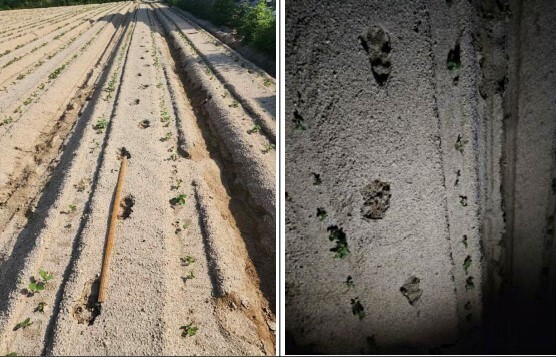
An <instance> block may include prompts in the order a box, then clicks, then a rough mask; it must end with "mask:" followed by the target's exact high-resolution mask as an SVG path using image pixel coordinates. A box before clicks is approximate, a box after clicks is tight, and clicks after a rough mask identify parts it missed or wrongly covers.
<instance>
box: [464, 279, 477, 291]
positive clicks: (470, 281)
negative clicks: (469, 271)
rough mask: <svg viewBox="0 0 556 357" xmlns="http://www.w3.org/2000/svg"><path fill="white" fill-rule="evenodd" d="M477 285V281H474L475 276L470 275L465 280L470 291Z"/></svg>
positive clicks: (466, 287) (466, 288)
mask: <svg viewBox="0 0 556 357" xmlns="http://www.w3.org/2000/svg"><path fill="white" fill-rule="evenodd" d="M474 287H475V283H474V282H473V277H472V276H470V277H468V278H467V279H466V280H465V290H466V291H469V290H471V289H473V288H474Z"/></svg>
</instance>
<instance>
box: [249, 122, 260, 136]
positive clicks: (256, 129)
mask: <svg viewBox="0 0 556 357" xmlns="http://www.w3.org/2000/svg"><path fill="white" fill-rule="evenodd" d="M259 131H261V126H260V125H259V124H255V125H254V126H253V127H252V128H251V129H249V130H247V134H254V133H258V132H259Z"/></svg>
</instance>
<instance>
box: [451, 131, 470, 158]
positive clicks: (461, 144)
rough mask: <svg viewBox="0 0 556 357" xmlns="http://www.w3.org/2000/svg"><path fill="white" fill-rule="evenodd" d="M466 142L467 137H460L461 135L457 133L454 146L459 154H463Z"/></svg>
mask: <svg viewBox="0 0 556 357" xmlns="http://www.w3.org/2000/svg"><path fill="white" fill-rule="evenodd" d="M468 142H469V141H468V140H467V139H463V138H462V137H461V135H458V139H457V140H456V143H455V144H454V147H455V149H456V150H457V151H459V152H460V153H461V154H463V149H464V148H465V145H466V144H467V143H468Z"/></svg>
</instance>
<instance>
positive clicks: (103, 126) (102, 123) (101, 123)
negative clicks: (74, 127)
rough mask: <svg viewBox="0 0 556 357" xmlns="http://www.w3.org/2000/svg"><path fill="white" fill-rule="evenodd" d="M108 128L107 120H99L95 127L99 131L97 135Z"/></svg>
mask: <svg viewBox="0 0 556 357" xmlns="http://www.w3.org/2000/svg"><path fill="white" fill-rule="evenodd" d="M107 126H108V121H107V120H106V119H105V118H100V119H98V120H97V122H96V124H95V125H93V129H95V130H96V131H97V133H102V131H103V130H104V129H106V127H107Z"/></svg>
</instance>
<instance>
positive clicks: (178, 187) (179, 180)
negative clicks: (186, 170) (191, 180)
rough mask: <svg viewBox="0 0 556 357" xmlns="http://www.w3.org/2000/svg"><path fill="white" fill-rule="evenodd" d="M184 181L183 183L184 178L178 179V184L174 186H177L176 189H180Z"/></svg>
mask: <svg viewBox="0 0 556 357" xmlns="http://www.w3.org/2000/svg"><path fill="white" fill-rule="evenodd" d="M182 183H183V180H182V179H177V180H176V186H174V188H175V189H176V190H179V189H180V186H181V184H182Z"/></svg>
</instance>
